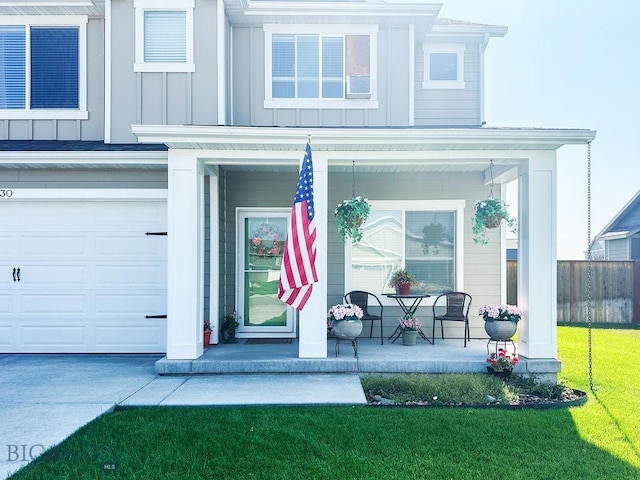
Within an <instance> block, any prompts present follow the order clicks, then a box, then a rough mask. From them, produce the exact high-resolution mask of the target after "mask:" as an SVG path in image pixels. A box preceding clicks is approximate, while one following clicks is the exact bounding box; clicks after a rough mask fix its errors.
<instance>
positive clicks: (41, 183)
mask: <svg viewBox="0 0 640 480" xmlns="http://www.w3.org/2000/svg"><path fill="white" fill-rule="evenodd" d="M0 183H2V185H3V186H4V187H5V188H167V172H166V170H75V169H74V170H67V169H55V170H54V169H16V170H0Z"/></svg>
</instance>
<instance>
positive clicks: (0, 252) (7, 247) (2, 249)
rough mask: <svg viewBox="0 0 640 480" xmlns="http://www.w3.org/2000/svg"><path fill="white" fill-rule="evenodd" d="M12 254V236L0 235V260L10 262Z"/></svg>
mask: <svg viewBox="0 0 640 480" xmlns="http://www.w3.org/2000/svg"><path fill="white" fill-rule="evenodd" d="M14 252H15V249H14V242H13V236H12V235H7V234H5V233H0V260H11V259H12V258H13V257H14V255H15V254H14Z"/></svg>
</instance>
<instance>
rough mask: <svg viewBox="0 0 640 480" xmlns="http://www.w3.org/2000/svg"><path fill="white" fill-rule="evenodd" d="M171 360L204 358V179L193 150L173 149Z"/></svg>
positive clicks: (169, 203) (169, 257)
mask: <svg viewBox="0 0 640 480" xmlns="http://www.w3.org/2000/svg"><path fill="white" fill-rule="evenodd" d="M168 174H169V179H168V180H169V192H168V198H167V210H168V253H167V264H168V278H167V359H169V360H193V359H195V358H198V357H199V356H201V355H202V349H203V347H202V337H203V334H202V325H203V316H204V313H203V312H204V309H203V305H204V296H203V290H204V214H203V211H204V175H203V167H202V164H201V162H200V161H199V160H198V158H197V157H195V155H194V154H193V153H191V152H189V151H181V150H172V149H169V159H168Z"/></svg>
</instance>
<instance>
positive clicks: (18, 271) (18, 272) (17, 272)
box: [16, 267, 20, 281]
mask: <svg viewBox="0 0 640 480" xmlns="http://www.w3.org/2000/svg"><path fill="white" fill-rule="evenodd" d="M16 274H17V275H18V281H20V267H18V270H17V271H16Z"/></svg>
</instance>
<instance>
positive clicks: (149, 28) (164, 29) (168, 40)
mask: <svg viewBox="0 0 640 480" xmlns="http://www.w3.org/2000/svg"><path fill="white" fill-rule="evenodd" d="M144 61H145V62H176V63H180V62H182V63H184V62H186V61H187V13H186V12H185V11H184V10H182V11H168V10H160V11H155V10H149V11H145V12H144Z"/></svg>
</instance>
